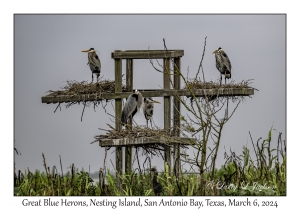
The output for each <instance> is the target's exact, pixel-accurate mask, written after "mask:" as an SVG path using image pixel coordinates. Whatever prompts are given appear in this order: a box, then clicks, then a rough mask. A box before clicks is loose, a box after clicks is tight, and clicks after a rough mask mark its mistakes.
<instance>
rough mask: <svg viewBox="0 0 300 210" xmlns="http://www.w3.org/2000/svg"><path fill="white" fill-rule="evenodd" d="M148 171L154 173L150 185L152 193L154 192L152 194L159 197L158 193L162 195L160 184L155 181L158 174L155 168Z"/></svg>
mask: <svg viewBox="0 0 300 210" xmlns="http://www.w3.org/2000/svg"><path fill="white" fill-rule="evenodd" d="M150 171H153V172H154V176H153V179H152V185H153V191H154V194H155V195H156V196H159V195H160V193H162V186H161V184H160V183H159V182H158V181H157V176H158V172H157V170H156V168H151V170H150Z"/></svg>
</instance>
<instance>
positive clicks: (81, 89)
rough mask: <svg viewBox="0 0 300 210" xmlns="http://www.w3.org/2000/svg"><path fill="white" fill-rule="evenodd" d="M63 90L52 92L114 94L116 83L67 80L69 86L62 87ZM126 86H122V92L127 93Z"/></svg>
mask: <svg viewBox="0 0 300 210" xmlns="http://www.w3.org/2000/svg"><path fill="white" fill-rule="evenodd" d="M62 89H63V90H59V91H52V92H53V93H56V94H57V95H82V94H99V95H101V94H102V93H114V92H115V81H114V80H108V79H103V80H100V81H99V82H96V83H92V82H91V83H88V82H87V81H83V82H78V81H75V80H67V85H65V86H64V87H62ZM125 90H126V87H125V85H122V91H125Z"/></svg>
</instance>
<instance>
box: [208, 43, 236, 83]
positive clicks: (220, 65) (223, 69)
mask: <svg viewBox="0 0 300 210" xmlns="http://www.w3.org/2000/svg"><path fill="white" fill-rule="evenodd" d="M213 54H215V58H216V67H217V69H218V70H219V72H220V77H221V78H220V83H222V74H224V75H225V84H226V79H230V78H231V75H232V73H231V63H230V60H229V57H228V55H227V54H226V53H225V52H224V50H223V49H222V48H221V47H219V48H218V49H217V50H215V51H214V52H213Z"/></svg>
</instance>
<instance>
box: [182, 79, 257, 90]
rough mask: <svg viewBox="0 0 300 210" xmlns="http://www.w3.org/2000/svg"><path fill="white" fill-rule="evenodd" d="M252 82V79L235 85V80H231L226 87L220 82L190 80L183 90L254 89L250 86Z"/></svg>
mask: <svg viewBox="0 0 300 210" xmlns="http://www.w3.org/2000/svg"><path fill="white" fill-rule="evenodd" d="M251 81H252V79H249V80H243V81H242V82H239V83H235V81H234V80H231V81H230V82H229V83H227V84H226V85H225V84H220V82H213V81H209V82H206V81H199V80H197V79H190V80H188V81H187V84H186V85H185V86H184V87H183V89H188V87H190V88H192V89H219V88H228V89H233V88H253V87H251V86H250V84H251V83H252V82H251ZM227 82H228V81H227ZM223 83H224V81H223Z"/></svg>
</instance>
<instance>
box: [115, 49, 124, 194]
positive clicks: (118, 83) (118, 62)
mask: <svg viewBox="0 0 300 210" xmlns="http://www.w3.org/2000/svg"><path fill="white" fill-rule="evenodd" d="M115 52H116V51H115ZM117 92H122V59H115V93H117ZM115 112H116V113H115V120H116V123H115V124H116V130H118V131H119V130H121V129H122V126H121V123H120V120H121V115H122V99H115ZM122 159H123V154H122V147H116V177H117V187H118V188H119V189H121V180H120V175H121V174H122V172H123V168H122V162H123V160H122Z"/></svg>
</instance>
